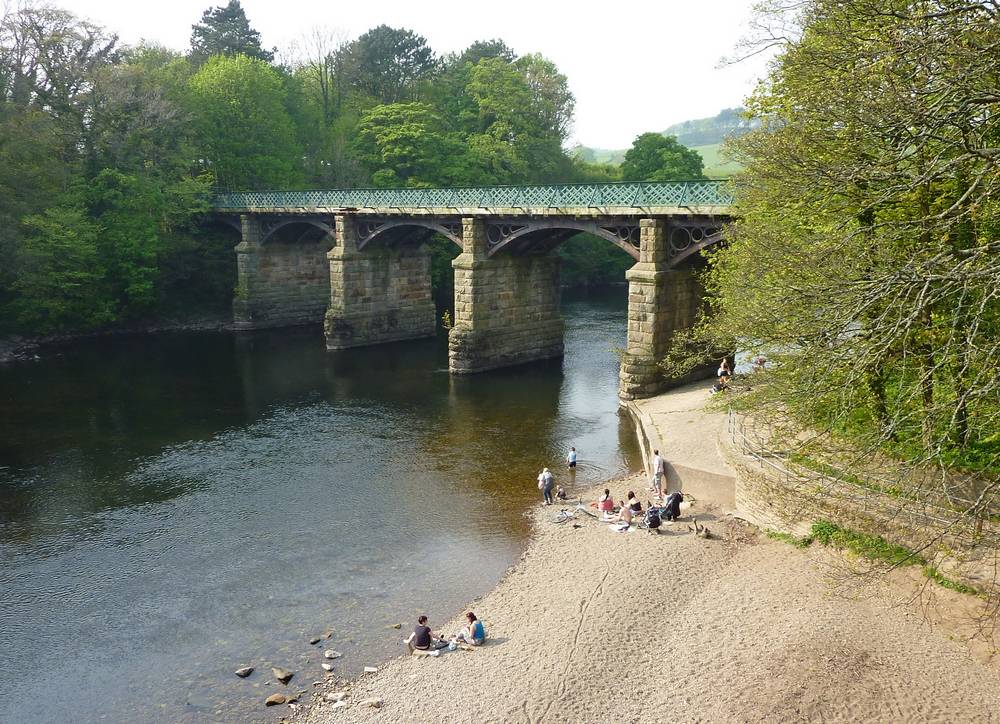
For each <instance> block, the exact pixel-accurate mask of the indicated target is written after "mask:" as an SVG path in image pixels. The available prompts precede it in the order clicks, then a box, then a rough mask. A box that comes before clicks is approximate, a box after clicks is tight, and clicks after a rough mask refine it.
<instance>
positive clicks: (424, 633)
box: [404, 611, 486, 656]
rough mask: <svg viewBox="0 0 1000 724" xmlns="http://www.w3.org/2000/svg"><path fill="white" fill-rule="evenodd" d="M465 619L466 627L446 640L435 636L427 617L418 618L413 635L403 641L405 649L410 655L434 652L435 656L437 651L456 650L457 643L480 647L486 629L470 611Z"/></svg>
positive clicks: (484, 639) (484, 638)
mask: <svg viewBox="0 0 1000 724" xmlns="http://www.w3.org/2000/svg"><path fill="white" fill-rule="evenodd" d="M465 618H466V620H467V621H468V622H469V623H468V625H466V626H463V627H462V630H461V631H459V632H458V633H457V634H455V635H454V636H452V637H451V638H450V639H447V638H445V637H444V635H443V634H439V635H438V636H435V635H434V633H433V632H432V631H431V628H430V626H428V625H427V617H426V616H419V617H418V618H417V625H416V626H415V627H414V628H413V633H411V634H410V635H409V637H408V638H407V639H406V641H404V643H405V644H406V648H407V649H408V650H409V652H410V653H411V654H412V653H413V652H414V651H427V652H434V655H435V656H436V655H437V653H436V652H437V650H438V649H443V648H448V649H449V650H451V651H454V650H455V649H456V648H458V645H459V643H465V644H468V645H469V646H482V645H483V643H484V642H485V641H486V628H485V627H484V626H483V622H482V621H480V620H479V619H478V618H476V614H474V613H473V612H472V611H469V612H468V613H467V614H465Z"/></svg>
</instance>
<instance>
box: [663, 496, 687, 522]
mask: <svg viewBox="0 0 1000 724" xmlns="http://www.w3.org/2000/svg"><path fill="white" fill-rule="evenodd" d="M683 502H684V496H683V495H682V494H681V491H679V490H676V491H674V492H673V493H671V494H670V495H668V496H667V499H666V500H665V501H664V503H663V509H664V511H665V512H664V514H663V517H664V518H665V519H666V520H667V522H668V523H673V522H674V521H675V520H677V519H678V518H680V517H681V503H683Z"/></svg>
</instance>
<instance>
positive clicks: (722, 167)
mask: <svg viewBox="0 0 1000 724" xmlns="http://www.w3.org/2000/svg"><path fill="white" fill-rule="evenodd" d="M691 149H692V150H694V151H697V152H698V153H700V154H701V158H702V160H703V161H704V162H705V175H706V176H708V177H709V178H729V177H730V176H732V175H733V174H735V173H738V172H739V171H740V169H741V168H742V167H741V166H740V165H739V164H738V163H736V162H735V161H728V160H726V159H725V158H724V157H723V154H722V153H721V152H722V144H721V143H710V144H708V145H706V146H691Z"/></svg>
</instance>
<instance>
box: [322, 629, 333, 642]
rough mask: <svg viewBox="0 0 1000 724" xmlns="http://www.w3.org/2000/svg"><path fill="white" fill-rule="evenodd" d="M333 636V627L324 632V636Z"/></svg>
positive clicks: (326, 637)
mask: <svg viewBox="0 0 1000 724" xmlns="http://www.w3.org/2000/svg"><path fill="white" fill-rule="evenodd" d="M331 636H333V629H332V628H328V629H327V630H326V631H324V632H323V638H325V639H328V638H330V637H331Z"/></svg>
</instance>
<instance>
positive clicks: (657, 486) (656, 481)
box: [649, 450, 666, 500]
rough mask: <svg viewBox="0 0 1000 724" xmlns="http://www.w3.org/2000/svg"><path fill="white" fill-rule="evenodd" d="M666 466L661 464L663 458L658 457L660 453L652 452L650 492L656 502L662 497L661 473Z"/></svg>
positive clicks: (657, 451)
mask: <svg viewBox="0 0 1000 724" xmlns="http://www.w3.org/2000/svg"><path fill="white" fill-rule="evenodd" d="M665 467H666V466H665V465H664V463H663V458H661V457H660V451H659V450H654V451H653V480H652V481H651V485H650V488H649V489H650V490H652V491H653V493H654V494H655V495H656V498H657V500H659V499H660V498H662V497H663V492H662V490H663V471H664V468H665Z"/></svg>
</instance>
